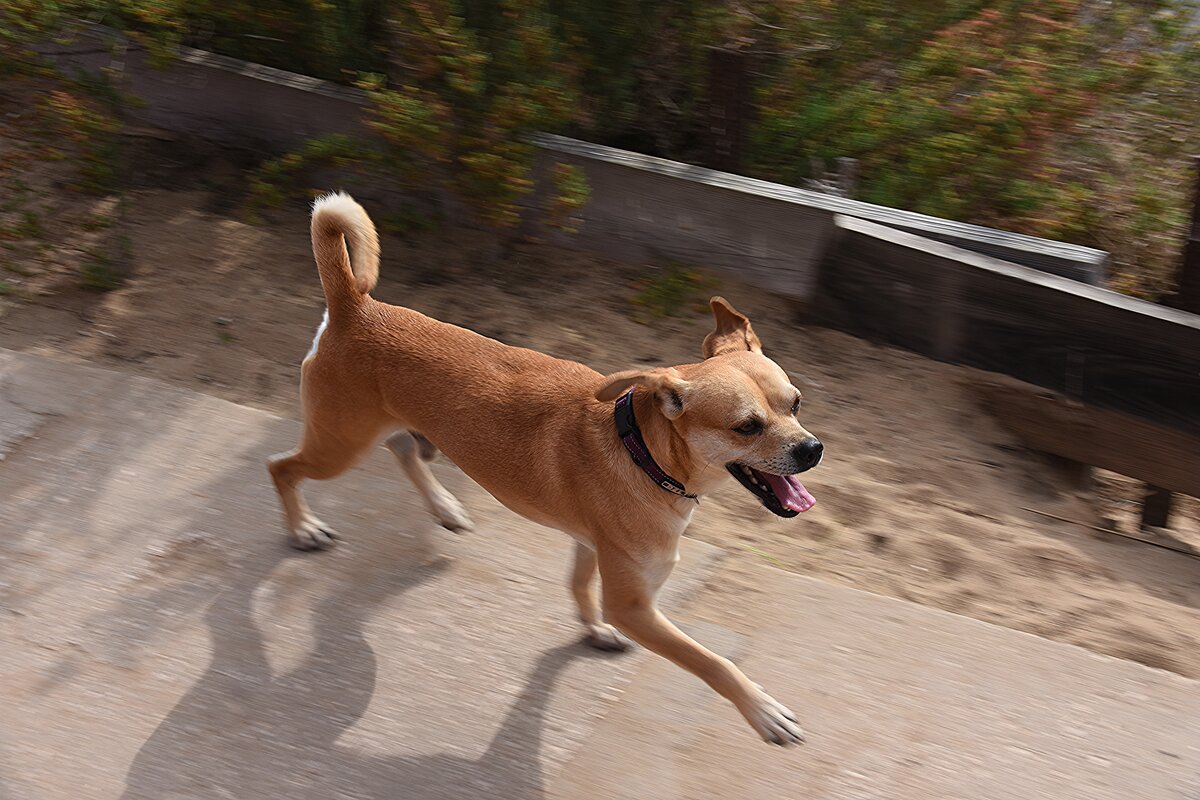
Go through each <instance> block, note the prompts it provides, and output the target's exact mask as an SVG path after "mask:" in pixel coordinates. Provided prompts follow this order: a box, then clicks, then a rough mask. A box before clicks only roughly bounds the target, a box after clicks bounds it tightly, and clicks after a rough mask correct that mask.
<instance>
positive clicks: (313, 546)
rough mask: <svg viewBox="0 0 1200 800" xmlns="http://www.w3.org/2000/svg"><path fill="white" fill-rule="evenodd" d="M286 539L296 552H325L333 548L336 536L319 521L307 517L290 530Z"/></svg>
mask: <svg viewBox="0 0 1200 800" xmlns="http://www.w3.org/2000/svg"><path fill="white" fill-rule="evenodd" d="M288 539H289V541H290V542H291V545H292V547H294V548H296V549H297V550H326V549H328V548H330V547H333V544H334V541H335V540H336V539H337V534H336V533H334V530H333V528H331V527H329V526H328V525H326V524H325V523H324V522H321V520H319V519H317V518H316V517H313V516H309V517H306V518H305V519H303V520H301V521H300V524H299V525H297V526H296V527H295V528H293V529H292V534H291V536H289V537H288Z"/></svg>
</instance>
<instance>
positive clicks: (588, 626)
mask: <svg viewBox="0 0 1200 800" xmlns="http://www.w3.org/2000/svg"><path fill="white" fill-rule="evenodd" d="M595 577H596V551H595V550H593V549H592V548H590V547H588V546H587V545H586V544H584V543H583V542H578V541H577V542H575V564H574V566H573V567H572V569H571V594H573V595H574V596H575V604H576V605H577V606H578V607H579V621H580V622H582V623H583V627H584V629H585V630H587V642H588V644H590V645H591V646H592V647H595V648H596V649H597V650H616V651H620V650H627V649H628V648H629V640H628V639H626V638H625V637H624V636H622V635H621V634H620V633H618V632H617V629H616V628H614V627H613V626H612V625H609V624H607V623H605V622H604V621H603V619H601V616H600V602H599V601H598V600H597V599H596V592H595V591H594V590H593V589H592V583H593V579H594V578H595Z"/></svg>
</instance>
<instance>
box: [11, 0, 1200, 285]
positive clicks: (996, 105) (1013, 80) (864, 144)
mask: <svg viewBox="0 0 1200 800" xmlns="http://www.w3.org/2000/svg"><path fill="white" fill-rule="evenodd" d="M73 20H82V21H85V22H88V23H99V24H103V25H107V26H110V27H112V28H116V29H118V30H122V31H125V32H127V33H129V34H130V35H131V36H134V37H135V38H137V39H139V40H141V41H142V42H143V43H144V44H146V45H147V46H148V47H150V48H151V50H152V52H153V53H155V54H156V55H157V56H159V57H160V58H163V59H167V58H169V57H170V55H171V53H172V52H173V50H174V48H176V47H177V46H178V45H181V44H182V45H190V46H194V47H198V48H203V49H207V50H212V51H215V52H218V53H222V54H225V55H230V56H234V57H238V58H244V59H248V60H252V61H257V62H260V63H264V64H268V65H271V66H275V67H279V68H282V69H286V70H291V71H295V72H300V73H304V74H308V75H314V76H317V77H321V78H325V79H328V80H333V81H338V82H342V83H345V84H349V85H357V86H360V87H362V88H365V89H367V90H368V91H369V92H370V93H371V96H372V99H373V102H372V104H371V107H370V110H369V112H368V114H369V119H370V124H371V125H372V126H373V127H374V128H375V130H377V131H378V132H379V133H380V134H381V135H382V137H383V139H384V140H386V141H387V142H388V143H389V148H388V153H387V159H388V168H389V169H397V170H400V171H402V172H405V173H406V174H409V175H410V176H412V177H413V179H414V182H419V183H421V184H422V185H427V186H428V185H433V186H435V187H437V189H438V190H442V189H445V190H448V191H452V192H454V193H455V194H456V195H458V196H461V197H463V198H465V199H466V200H467V201H468V202H473V203H474V204H475V205H476V207H477V208H479V209H480V210H481V211H482V212H483V213H484V214H485V215H486V216H487V217H488V218H489V219H490V221H492V222H493V223H495V224H497V225H500V226H504V225H513V224H515V222H516V210H517V201H518V200H519V199H520V197H521V196H522V195H524V194H525V193H526V192H527V191H528V190H529V188H530V176H529V166H530V163H531V158H532V150H531V148H530V146H529V145H528V144H526V143H525V142H524V140H523V138H522V136H523V135H524V134H526V133H529V132H532V131H535V130H545V131H551V132H559V133H565V134H568V135H573V136H577V137H580V138H584V139H588V140H591V141H595V142H599V143H603V144H611V145H615V146H619V147H624V148H629V149H633V150H638V151H641V152H646V153H650V154H653V155H660V156H664V157H668V158H675V159H680V160H684V161H692V162H703V161H704V158H705V155H704V154H705V148H706V146H707V142H708V126H709V124H710V119H709V116H708V114H709V107H710V104H709V100H710V97H709V95H710V92H711V91H712V85H711V83H712V73H711V70H710V66H709V65H710V56H711V54H712V53H713V52H714V51H717V52H723V53H736V54H740V56H742V57H744V59H745V61H744V63H745V64H746V65H747V67H746V71H747V75H748V78H749V85H750V91H749V97H748V98H746V106H747V109H748V111H747V115H746V117H747V129H748V130H747V144H746V149H745V154H744V157H743V159H742V165H741V170H742V171H743V172H745V173H746V174H749V175H752V176H755V177H760V178H764V179H767V180H772V181H778V182H783V183H790V184H795V185H805V181H806V180H807V179H813V178H819V177H821V175H820V174H819V173H821V171H822V170H824V169H825V168H826V166H827V165H828V164H830V163H831V162H832V161H833V160H834V159H838V158H846V157H849V158H854V159H857V162H858V168H857V181H856V188H855V194H854V196H855V197H856V199H861V200H865V201H868V202H874V203H880V204H883V205H889V206H895V207H899V208H905V209H910V210H914V211H919V212H924V213H928V214H934V215H938V216H945V217H949V218H952V219H958V220H963V221H967V222H975V223H979V224H984V225H989V226H994V227H998V228H1003V229H1007V230H1013V231H1019V232H1022V233H1029V234H1034V235H1038V236H1046V237H1050V238H1054V239H1061V240H1065V241H1070V242H1075V243H1079V244H1085V245H1091V246H1095V247H1099V248H1102V249H1104V250H1108V251H1109V252H1111V253H1112V255H1113V266H1112V276H1111V277H1112V287H1113V288H1115V289H1118V290H1119V291H1123V292H1126V293H1129V294H1134V295H1137V296H1142V297H1147V298H1150V299H1157V298H1159V297H1161V296H1162V295H1163V294H1164V293H1165V292H1167V291H1169V289H1170V288H1171V284H1172V280H1173V276H1174V272H1175V269H1176V267H1177V264H1178V258H1179V253H1180V250H1181V242H1182V237H1183V235H1184V231H1185V226H1186V218H1187V212H1188V210H1189V206H1190V202H1191V191H1192V183H1193V179H1194V176H1193V174H1192V166H1191V161H1190V156H1192V155H1193V154H1196V153H1200V41H1198V37H1197V36H1196V33H1197V23H1198V21H1200V3H1198V2H1197V0H1146V1H1145V2H1123V1H1122V0H1111V1H1108V2H1102V1H1100V0H1041V1H1039V2H1018V1H997V0H913V1H912V2H908V3H896V2H884V0H809V1H808V2H795V1H794V0H741V1H740V2H739V1H738V0H725V1H724V2H701V1H700V0H664V2H650V1H649V0H577V1H576V2H567V1H566V0H458V1H457V2H439V1H438V0H429V2H417V1H415V0H350V1H349V2H337V3H335V2H330V1H328V0H254V1H253V2H251V1H250V0H234V1H233V2H212V1H208V0H61V1H60V2H39V0H0V71H2V72H0V77H2V76H3V75H13V74H19V73H21V72H22V71H27V70H28V69H30V66H29V65H30V63H31V54H30V51H29V49H28V48H29V44H30V43H31V42H34V41H38V40H44V39H45V38H47V37H48V36H52V35H59V34H60V33H62V32H64V31H66V30H68V29H69V27H70V24H71V22H72V21H73ZM58 102H59V103H60V104H61V103H63V102H64V101H63V100H62V99H61V98H60V99H59V100H58ZM91 124H93V125H95V124H97V123H95V121H92V123H91ZM316 149H317V150H322V148H320V147H318V148H316ZM328 149H329V147H328V146H326V147H325V148H324V150H328ZM337 149H338V151H339V154H340V155H344V153H342V152H341V151H343V150H345V149H346V148H345V147H344V146H342V145H339V146H338V148H337ZM373 157H378V154H375V155H374V156H373ZM276 166H277V165H276ZM560 177H561V178H562V182H563V183H566V184H569V185H570V186H571V188H572V191H573V192H574V193H575V198H576V200H577V201H578V202H582V200H583V199H584V197H585V196H586V190H585V189H584V188H583V187H580V186H579V185H578V181H577V178H576V176H571V175H565V176H560ZM565 211H566V212H567V213H569V211H570V203H569V202H568V203H566V206H565Z"/></svg>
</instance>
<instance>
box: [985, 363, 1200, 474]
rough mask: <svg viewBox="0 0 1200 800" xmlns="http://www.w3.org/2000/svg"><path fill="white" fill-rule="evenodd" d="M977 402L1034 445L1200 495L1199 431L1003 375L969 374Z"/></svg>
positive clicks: (1027, 443)
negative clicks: (1087, 402) (1102, 406)
mask: <svg viewBox="0 0 1200 800" xmlns="http://www.w3.org/2000/svg"><path fill="white" fill-rule="evenodd" d="M967 382H968V385H969V386H970V388H971V390H972V391H973V392H974V393H975V395H976V397H977V398H978V400H979V402H980V403H981V404H982V405H983V406H984V407H985V408H986V409H987V410H988V411H990V412H991V413H992V414H993V415H995V417H996V418H997V419H998V420H999V421H1000V423H1001V424H1002V425H1003V426H1004V427H1005V428H1007V429H1008V430H1010V431H1011V432H1012V433H1013V434H1015V435H1016V437H1017V438H1018V439H1020V440H1021V442H1022V443H1023V444H1024V445H1025V446H1026V447H1029V448H1030V449H1032V450H1037V451H1040V452H1043V453H1051V454H1053V455H1056V456H1061V457H1062V458H1067V459H1071V460H1072V461H1078V462H1081V463H1084V464H1091V465H1093V466H1097V467H1100V468H1101V469H1107V470H1111V471H1112V472H1116V473H1119V474H1121V475H1128V476H1129V477H1131V478H1137V479H1138V480H1142V481H1146V482H1147V483H1150V484H1153V485H1154V486H1158V487H1161V488H1163V489H1166V490H1169V491H1174V492H1181V493H1183V494H1189V495H1192V496H1194V497H1200V436H1192V435H1189V434H1185V433H1180V432H1179V431H1177V430H1173V429H1171V428H1168V427H1165V426H1163V425H1157V424H1155V423H1153V422H1148V421H1146V420H1144V419H1139V418H1138V417H1134V416H1131V415H1128V414H1122V413H1120V412H1116V411H1108V410H1105V409H1100V408H1094V407H1092V406H1085V405H1082V404H1080V403H1077V402H1074V401H1072V400H1070V399H1069V398H1067V397H1065V396H1063V395H1062V394H1059V393H1057V392H1052V391H1049V390H1047V389H1042V388H1040V387H1037V386H1033V385H1031V384H1028V383H1024V382H1022V381H1018V380H1015V379H1012V378H1008V377H1007V376H1004V375H995V374H988V373H982V372H981V373H976V374H974V375H972V376H970V377H969V378H968V379H967Z"/></svg>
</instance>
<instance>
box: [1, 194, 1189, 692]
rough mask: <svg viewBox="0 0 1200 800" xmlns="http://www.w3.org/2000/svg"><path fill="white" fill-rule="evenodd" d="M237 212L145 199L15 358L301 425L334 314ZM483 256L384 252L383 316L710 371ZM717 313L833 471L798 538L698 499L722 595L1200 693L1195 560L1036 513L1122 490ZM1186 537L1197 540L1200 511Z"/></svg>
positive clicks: (537, 261)
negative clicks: (772, 363) (100, 274)
mask: <svg viewBox="0 0 1200 800" xmlns="http://www.w3.org/2000/svg"><path fill="white" fill-rule="evenodd" d="M226 205H227V203H225V202H224V201H223V199H222V198H221V197H219V196H215V195H213V194H212V193H210V192H204V191H166V190H161V189H158V190H141V191H137V192H134V193H132V194H130V195H129V196H128V197H127V205H126V207H125V211H124V215H123V216H124V218H125V220H126V234H127V235H128V236H129V237H130V240H131V242H132V251H133V254H134V260H133V265H132V275H131V277H130V279H129V281H128V282H127V283H126V284H125V285H124V286H123V287H122V288H120V289H118V290H116V291H113V292H109V293H107V294H96V293H93V292H87V291H83V290H80V289H73V288H71V286H70V285H69V284H67V285H62V284H60V285H58V286H56V287H55V288H54V289H53V291H49V293H45V294H40V295H33V294H31V295H27V296H26V297H25V298H24V299H14V298H13V297H9V298H0V302H2V303H3V309H2V313H0V346H3V347H8V348H13V349H17V350H25V351H30V352H36V353H42V354H47V355H51V356H54V357H58V358H67V359H74V360H81V361H89V362H94V363H96V364H99V365H103V366H107V367H110V368H115V369H119V370H125V371H129V372H134V373H138V374H145V375H152V376H155V377H158V378H162V379H165V380H168V381H171V382H174V383H177V384H180V385H183V386H188V387H192V388H198V389H201V390H203V391H206V392H210V393H213V394H216V395H219V396H221V397H224V398H227V399H229V400H233V401H235V402H239V403H245V404H249V405H253V406H258V407H262V408H266V409H270V410H272V411H276V412H279V413H281V414H284V415H295V414H296V411H297V399H296V383H297V377H298V369H299V360H300V358H301V356H302V355H303V354H304V352H305V351H306V349H307V348H308V345H309V342H310V341H311V338H312V335H313V331H314V329H315V327H316V325H317V322H318V321H319V319H320V316H321V309H322V306H323V301H322V297H321V292H320V287H319V284H318V282H317V278H316V273H315V269H314V267H313V264H312V259H311V254H310V252H309V245H308V235H307V230H308V227H307V219H306V217H305V214H304V209H303V208H295V209H292V210H290V211H288V212H286V213H276V214H273V215H271V217H270V219H269V220H268V222H267V224H265V225H260V226H252V225H248V224H246V223H244V222H241V221H239V220H238V219H236V218H233V217H230V216H226V215H223V214H219V213H213V211H211V209H215V208H221V207H223V206H226ZM205 209H210V210H205ZM489 252H490V247H489V243H488V242H487V241H486V240H485V239H483V238H482V237H479V236H477V235H474V234H471V233H469V232H461V231H454V232H433V233H429V234H423V235H422V236H420V237H419V238H417V239H415V240H413V241H405V240H401V239H398V238H395V237H388V238H386V239H385V242H384V265H383V271H382V279H381V282H380V286H379V289H378V290H377V292H376V296H377V297H379V298H380V299H382V300H385V301H389V302H397V303H404V304H406V305H410V306H412V307H414V308H417V309H419V310H421V311H423V312H425V313H428V314H431V315H433V316H437V317H440V318H442V319H445V320H448V321H452V322H456V323H459V324H463V325H467V326H469V327H471V328H473V329H475V330H478V331H480V332H481V333H485V334H487V335H490V336H494V337H496V338H499V339H501V340H503V341H506V342H508V343H511V344H518V345H523V346H528V347H534V348H538V349H541V350H544V351H546V352H549V353H552V354H554V355H557V356H562V357H567V358H576V359H580V360H583V361H586V362H587V363H589V364H591V365H593V366H594V367H596V368H597V369H600V370H604V371H607V370H617V369H623V368H628V367H630V366H632V365H636V364H645V363H653V364H666V363H683V362H687V361H689V360H694V359H695V358H697V357H698V353H699V347H700V342H701V340H702V339H703V337H704V335H705V333H706V332H707V328H708V324H709V322H708V319H707V318H706V316H705V315H704V314H702V313H699V312H698V311H695V310H694V309H692V308H691V305H690V304H687V306H686V307H685V308H683V309H682V313H681V314H680V316H678V317H672V318H663V319H654V320H652V321H651V322H649V323H648V324H643V323H640V322H639V321H637V320H636V319H635V317H636V316H637V313H636V307H635V306H634V305H633V304H632V303H631V300H630V298H631V296H632V295H633V292H634V290H633V288H632V284H633V282H634V281H635V280H637V279H638V278H639V277H641V276H643V275H644V274H645V270H644V269H642V268H637V267H632V266H629V265H621V264H614V263H611V262H604V261H602V260H598V259H595V258H592V257H590V256H585V255H581V254H577V253H571V252H568V251H563V250H558V249H554V248H550V247H530V248H525V249H523V250H521V251H519V252H518V253H516V254H515V256H514V257H512V258H510V259H508V260H506V261H505V262H503V263H502V264H499V265H496V264H495V263H494V262H493V261H492V260H491V259H489V258H488V257H487V254H488V253H489ZM0 277H3V275H0ZM720 291H721V292H722V293H724V294H725V295H726V296H728V297H729V298H730V299H731V300H732V301H733V302H734V304H735V305H737V306H738V307H739V308H741V309H742V310H744V311H746V312H747V313H748V314H749V315H750V316H751V318H752V319H753V320H754V323H755V327H756V329H757V330H758V332H759V333H760V335H761V337H762V339H763V341H764V342H765V345H766V347H767V349H768V354H769V355H771V356H772V357H774V358H776V360H778V361H779V362H780V364H782V365H783V367H784V368H785V369H787V370H788V372H789V373H790V374H791V375H792V376H793V378H794V380H795V381H796V383H797V385H798V386H799V387H800V388H801V389H802V390H803V391H804V393H805V397H806V404H805V410H804V412H803V414H804V420H805V424H806V425H807V426H808V427H809V428H810V429H812V430H813V431H815V432H817V433H818V434H819V435H820V436H821V438H822V439H823V440H824V442H825V443H826V447H827V453H828V458H827V459H826V462H825V464H824V465H823V466H822V467H821V468H820V469H819V470H817V471H816V472H815V473H813V475H812V479H811V480H810V481H806V483H807V485H808V486H809V488H810V489H811V490H812V491H813V493H814V494H815V495H816V497H817V498H818V502H819V505H818V507H817V509H816V510H815V511H814V512H812V513H810V514H808V515H805V516H804V517H802V518H800V519H798V520H794V521H788V520H780V519H778V518H775V517H773V516H771V515H770V514H769V513H768V512H766V511H765V510H763V509H761V508H760V507H759V506H758V505H757V503H756V502H755V501H753V500H752V499H751V498H750V497H749V496H747V495H746V493H745V492H744V490H742V489H741V488H740V487H737V486H733V485H731V486H729V487H728V488H726V489H724V490H722V491H720V492H718V493H716V494H715V495H714V496H712V497H710V498H706V499H705V502H704V506H703V508H702V509H701V513H700V514H698V515H697V518H696V522H695V524H694V525H693V527H692V529H691V535H692V536H694V537H696V538H699V539H702V540H705V541H708V542H711V543H714V544H717V545H720V546H722V547H725V548H727V549H729V550H731V551H732V552H733V553H734V554H735V555H734V567H735V569H734V570H733V574H734V576H735V580H734V581H733V582H732V583H726V584H724V585H722V586H718V587H713V589H714V590H715V591H718V592H727V593H729V594H730V595H731V599H733V598H736V597H737V596H738V595H740V594H741V593H749V592H756V591H758V589H757V588H756V587H755V586H754V585H753V582H751V581H749V580H742V581H738V580H737V579H736V576H737V575H738V574H739V572H738V570H737V565H738V564H739V563H741V564H748V563H750V562H752V561H754V560H758V559H764V560H766V561H769V562H770V563H772V564H776V565H778V566H783V567H785V568H787V569H791V570H796V571H799V572H803V573H806V574H809V575H813V576H817V577H821V578H825V579H828V580H833V581H837V582H841V583H844V584H849V585H852V586H855V587H858V588H861V589H866V590H869V591H873V592H878V593H882V594H887V595H892V596H896V597H901V598H905V599H908V600H912V601H915V602H919V603H924V604H928V605H933V606H937V607H939V608H943V609H947V610H950V611H954V612H958V613H961V614H967V615H970V616H973V617H977V618H979V619H983V620H987V621H991V622H995V623H999V624H1002V625H1006V626H1009V627H1013V628H1017V629H1020V630H1024V631H1029V632H1031V633H1036V634H1039V635H1042V636H1047V637H1050V638H1053V639H1058V640H1061V641H1066V642H1072V643H1075V644H1079V645H1082V646H1085V647H1088V648H1091V649H1093V650H1097V651H1100V652H1104V653H1108V654H1112V655H1116V656H1121V657H1126V658H1131V659H1136V660H1138V661H1142V662H1144V663H1146V664H1150V665H1153V666H1157V667H1161V668H1163V669H1169V670H1173V671H1176V672H1180V673H1182V674H1185V675H1189V676H1192V677H1200V561H1197V560H1195V559H1189V558H1186V557H1183V556H1180V555H1176V554H1174V553H1170V552H1167V551H1163V550H1159V549H1157V548H1151V547H1146V546H1142V545H1137V544H1131V543H1127V542H1125V541H1120V540H1117V541H1114V540H1102V539H1098V538H1096V537H1095V535H1093V534H1092V533H1089V532H1088V531H1087V530H1085V529H1081V528H1078V527H1075V526H1071V525H1060V524H1058V523H1053V522H1048V521H1047V520H1044V519H1042V518H1039V517H1037V516H1035V515H1033V514H1030V513H1029V512H1027V511H1023V510H1021V509H1022V507H1025V508H1037V509H1040V510H1043V511H1047V512H1051V513H1055V514H1059V515H1061V516H1064V517H1069V518H1073V519H1079V520H1085V521H1089V522H1096V521H1098V519H1099V514H1100V511H1101V510H1103V511H1104V512H1105V513H1115V514H1116V515H1117V516H1119V517H1120V518H1121V522H1122V524H1130V513H1131V512H1130V510H1129V507H1128V503H1127V502H1125V503H1124V504H1122V497H1123V496H1124V494H1126V493H1127V492H1128V491H1129V485H1128V483H1127V482H1122V481H1110V482H1109V483H1107V484H1105V485H1104V486H1102V489H1103V490H1104V492H1103V494H1104V495H1105V503H1104V504H1101V503H1100V502H1098V501H1097V500H1096V499H1095V498H1094V497H1091V496H1077V495H1075V494H1073V493H1071V492H1070V491H1068V490H1066V489H1064V488H1063V487H1064V486H1066V485H1067V484H1066V483H1065V482H1063V481H1062V480H1060V477H1059V476H1058V475H1057V474H1056V473H1055V471H1054V469H1053V467H1052V466H1051V465H1049V464H1047V463H1045V462H1044V461H1043V460H1042V459H1040V458H1039V457H1037V456H1035V455H1033V454H1030V453H1028V452H1026V451H1024V450H1022V449H1021V448H1020V447H1019V446H1017V445H1016V443H1015V442H1014V441H1013V440H1012V439H1011V437H1009V436H1008V435H1007V434H1006V433H1004V432H1003V431H1002V430H1000V429H999V428H998V427H997V426H996V425H995V424H994V423H993V422H992V421H991V419H990V418H989V417H987V416H986V415H984V414H983V413H982V412H980V411H979V410H977V409H976V408H975V406H974V405H973V403H972V401H971V399H970V397H969V395H968V393H967V392H966V391H964V390H963V389H962V388H961V386H962V380H963V376H964V374H965V373H963V372H962V371H960V370H957V369H956V368H953V367H948V366H946V365H942V364H937V363H934V362H931V361H928V360H925V359H922V358H919V357H917V356H914V355H911V354H908V353H904V352H901V351H898V350H893V349H889V348H883V347H877V346H874V345H871V344H869V343H867V342H863V341H860V340H857V339H854V338H851V337H849V336H845V335H842V334H839V333H835V332H831V331H827V330H822V329H817V328H808V327H801V326H797V325H795V324H792V323H791V321H790V320H791V319H792V315H791V313H790V311H789V309H788V307H787V306H786V304H784V303H782V302H780V301H779V300H778V299H776V298H773V297H770V296H768V295H765V294H763V293H761V292H757V291H754V290H749V289H746V288H745V287H741V286H737V285H734V284H731V283H729V282H722V284H721V286H720ZM1114 509H1115V511H1114ZM1180 517H1181V525H1182V526H1183V528H1184V531H1183V532H1184V534H1185V535H1187V536H1195V535H1196V533H1197V530H1198V529H1200V525H1197V519H1198V515H1197V513H1196V505H1195V504H1194V503H1192V502H1190V501H1189V502H1188V503H1187V504H1185V508H1184V511H1183V513H1182V514H1181V515H1180ZM1184 518H1186V519H1184ZM846 622H847V624H852V622H853V621H852V620H847V621H846Z"/></svg>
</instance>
